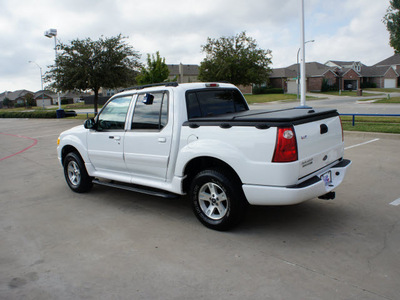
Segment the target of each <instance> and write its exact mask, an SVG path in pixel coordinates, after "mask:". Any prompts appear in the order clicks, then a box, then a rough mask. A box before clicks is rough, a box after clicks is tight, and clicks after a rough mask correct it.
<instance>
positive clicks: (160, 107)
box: [131, 92, 168, 131]
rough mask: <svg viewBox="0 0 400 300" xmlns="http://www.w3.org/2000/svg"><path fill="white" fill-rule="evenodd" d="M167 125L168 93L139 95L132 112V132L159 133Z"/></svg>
mask: <svg viewBox="0 0 400 300" xmlns="http://www.w3.org/2000/svg"><path fill="white" fill-rule="evenodd" d="M167 123H168V93H166V92H164V93H152V94H149V93H146V94H139V95H138V98H137V101H136V105H135V110H134V112H133V119H132V126H131V129H132V130H142V129H144V130H157V131H161V130H162V129H163V128H164V127H165V126H166V125H167Z"/></svg>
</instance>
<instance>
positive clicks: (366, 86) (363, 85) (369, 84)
mask: <svg viewBox="0 0 400 300" xmlns="http://www.w3.org/2000/svg"><path fill="white" fill-rule="evenodd" d="M361 88H362V89H371V88H372V89H375V88H376V83H373V82H363V83H361Z"/></svg>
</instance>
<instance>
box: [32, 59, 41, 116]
mask: <svg viewBox="0 0 400 300" xmlns="http://www.w3.org/2000/svg"><path fill="white" fill-rule="evenodd" d="M29 63H31V64H35V65H36V66H38V68H39V69H40V84H41V87H42V107H43V109H44V90H43V75H42V67H41V66H39V65H38V64H37V63H36V62H34V61H31V60H30V61H29Z"/></svg>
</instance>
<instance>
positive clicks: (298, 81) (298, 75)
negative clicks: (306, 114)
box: [297, 40, 315, 100]
mask: <svg viewBox="0 0 400 300" xmlns="http://www.w3.org/2000/svg"><path fill="white" fill-rule="evenodd" d="M314 42H315V40H309V41H307V42H304V45H305V44H307V43H314ZM300 50H301V48H299V50H297V100H299V94H300V64H299V54H300Z"/></svg>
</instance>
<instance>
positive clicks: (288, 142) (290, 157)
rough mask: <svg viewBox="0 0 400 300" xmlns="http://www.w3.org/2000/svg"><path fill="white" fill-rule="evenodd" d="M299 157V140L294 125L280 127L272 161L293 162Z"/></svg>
mask: <svg viewBox="0 0 400 300" xmlns="http://www.w3.org/2000/svg"><path fill="white" fill-rule="evenodd" d="M297 159H298V156H297V141H296V134H295V132H294V129H293V127H281V128H278V134H277V137H276V146H275V153H274V157H273V159H272V162H291V161H296V160H297Z"/></svg>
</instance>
